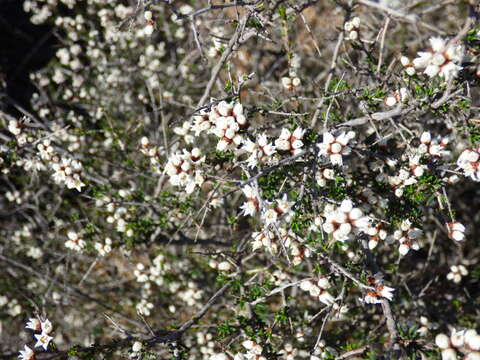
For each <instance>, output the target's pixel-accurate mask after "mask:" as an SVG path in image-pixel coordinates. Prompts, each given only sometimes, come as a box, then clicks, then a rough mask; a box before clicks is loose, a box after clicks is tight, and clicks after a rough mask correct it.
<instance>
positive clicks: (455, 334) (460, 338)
mask: <svg viewBox="0 0 480 360" xmlns="http://www.w3.org/2000/svg"><path fill="white" fill-rule="evenodd" d="M450 342H451V343H452V345H453V346H455V347H458V348H460V347H462V346H463V344H464V342H465V330H461V331H457V330H456V329H452V333H451V335H450Z"/></svg>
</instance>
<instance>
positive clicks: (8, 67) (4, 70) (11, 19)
mask: <svg viewBox="0 0 480 360" xmlns="http://www.w3.org/2000/svg"><path fill="white" fill-rule="evenodd" d="M29 18H30V14H27V13H25V11H24V10H23V1H22V0H1V1H0V49H1V50H0V108H1V109H2V110H3V111H6V112H8V113H10V114H12V115H19V114H20V112H19V111H18V109H17V108H16V107H15V104H18V105H19V106H21V107H23V108H25V109H27V110H31V108H30V98H31V96H32V93H33V92H35V86H34V85H33V84H32V82H31V81H30V77H29V76H30V73H31V72H33V71H36V70H38V69H40V68H42V67H43V66H45V65H46V64H47V63H48V62H49V60H50V59H51V58H52V57H53V56H54V55H55V45H56V44H57V39H56V38H55V36H54V27H52V26H48V25H40V26H37V25H34V24H32V23H31V22H30V20H29Z"/></svg>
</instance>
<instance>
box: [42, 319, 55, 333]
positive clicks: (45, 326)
mask: <svg viewBox="0 0 480 360" xmlns="http://www.w3.org/2000/svg"><path fill="white" fill-rule="evenodd" d="M41 329H42V333H43V334H47V335H48V334H50V333H51V332H52V330H53V327H52V323H51V322H50V320H48V319H46V320H45V321H42V322H41Z"/></svg>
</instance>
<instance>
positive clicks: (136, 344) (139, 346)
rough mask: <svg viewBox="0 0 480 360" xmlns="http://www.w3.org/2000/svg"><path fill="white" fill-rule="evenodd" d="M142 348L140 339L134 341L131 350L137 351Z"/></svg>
mask: <svg viewBox="0 0 480 360" xmlns="http://www.w3.org/2000/svg"><path fill="white" fill-rule="evenodd" d="M142 348H143V345H142V343H141V342H140V341H135V342H134V343H133V345H132V351H133V352H139V351H140V350H142Z"/></svg>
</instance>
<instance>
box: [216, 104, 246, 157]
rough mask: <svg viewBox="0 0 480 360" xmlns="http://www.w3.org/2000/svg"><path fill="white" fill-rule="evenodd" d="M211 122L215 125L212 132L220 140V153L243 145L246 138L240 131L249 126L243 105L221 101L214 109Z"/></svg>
mask: <svg viewBox="0 0 480 360" xmlns="http://www.w3.org/2000/svg"><path fill="white" fill-rule="evenodd" d="M209 121H210V123H212V124H213V128H212V129H211V132H212V133H213V134H215V135H216V136H217V137H218V138H219V139H220V140H219V141H218V143H217V150H218V151H225V150H234V149H236V148H238V147H239V146H240V145H241V144H242V143H243V141H244V138H243V136H242V135H241V134H240V133H239V131H240V129H243V128H245V127H246V126H247V119H246V117H245V115H244V114H243V106H242V104H241V103H239V102H231V103H227V102H226V101H221V102H220V103H218V104H217V105H216V106H214V107H212V110H211V111H210V114H209Z"/></svg>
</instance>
